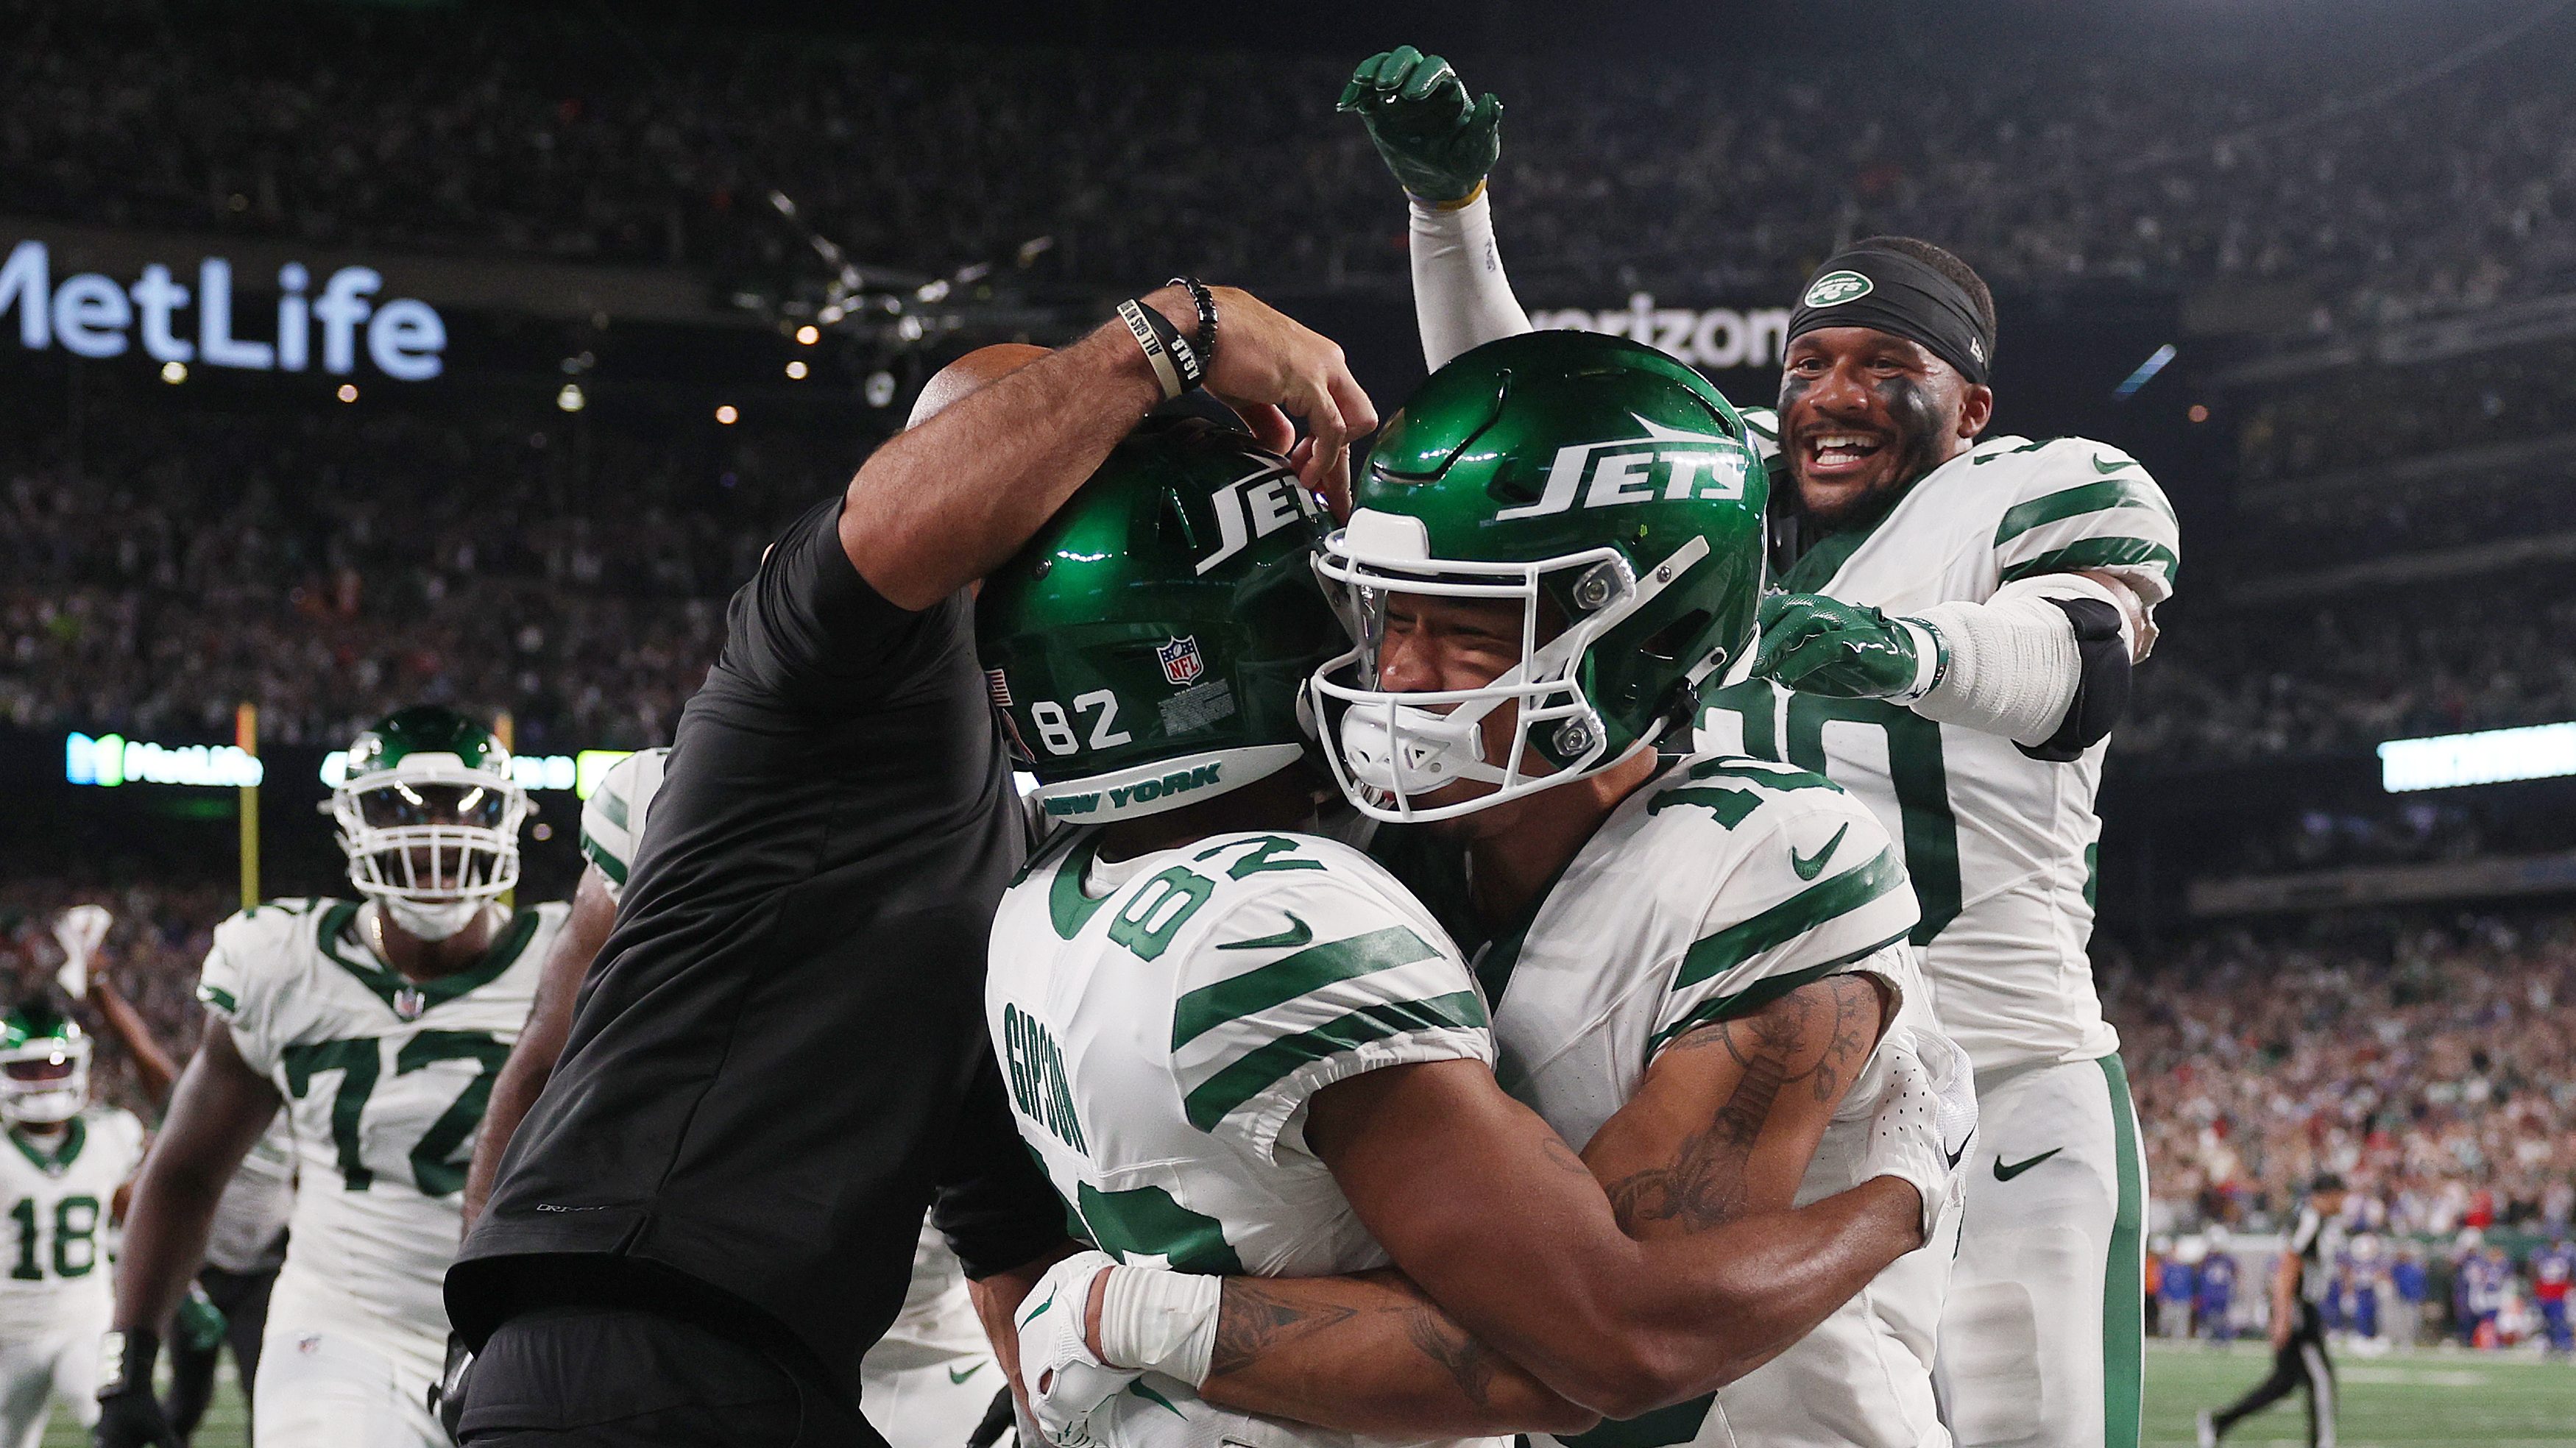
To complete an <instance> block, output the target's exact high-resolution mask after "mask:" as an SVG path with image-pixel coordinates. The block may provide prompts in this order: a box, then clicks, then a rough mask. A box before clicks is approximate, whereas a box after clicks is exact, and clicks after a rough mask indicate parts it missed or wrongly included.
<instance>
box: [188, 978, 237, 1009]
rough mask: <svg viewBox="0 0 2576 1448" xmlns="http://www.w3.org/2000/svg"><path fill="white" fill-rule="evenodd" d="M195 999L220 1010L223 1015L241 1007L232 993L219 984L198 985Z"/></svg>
mask: <svg viewBox="0 0 2576 1448" xmlns="http://www.w3.org/2000/svg"><path fill="white" fill-rule="evenodd" d="M197 999H199V1000H201V1001H204V1002H205V1003H206V1004H208V1005H210V1006H213V1007H214V1008H215V1009H217V1010H219V1011H222V1012H223V1013H224V1014H225V1015H231V1014H233V1013H234V1012H236V1011H238V1010H240V1009H241V1002H239V1001H237V1000H234V999H233V993H232V992H231V991H228V990H226V989H224V988H223V987H222V986H219V985H199V986H198V987H197Z"/></svg>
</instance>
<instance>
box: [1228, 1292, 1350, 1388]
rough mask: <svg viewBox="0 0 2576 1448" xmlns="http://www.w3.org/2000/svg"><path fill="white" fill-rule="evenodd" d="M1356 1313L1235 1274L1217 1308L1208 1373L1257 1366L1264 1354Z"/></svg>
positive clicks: (1320, 1330) (1235, 1370) (1322, 1329)
mask: <svg viewBox="0 0 2576 1448" xmlns="http://www.w3.org/2000/svg"><path fill="white" fill-rule="evenodd" d="M1351 1316H1353V1313H1352V1310H1351V1309H1350V1308H1347V1307H1341V1306H1338V1305H1334V1304H1330V1303H1318V1304H1312V1305H1308V1304H1301V1303H1298V1302H1295V1301H1293V1300H1291V1299H1289V1298H1287V1297H1284V1296H1281V1295H1280V1294H1279V1293H1277V1292H1275V1291H1273V1290H1272V1289H1270V1288H1267V1287H1264V1286H1262V1285H1261V1282H1260V1279H1258V1278H1253V1277H1229V1278H1227V1279H1226V1283H1225V1296H1224V1298H1223V1299H1222V1300H1221V1301H1220V1303H1219V1304H1218V1307H1217V1315H1216V1347H1215V1350H1214V1351H1213V1352H1212V1353H1211V1354H1210V1355H1209V1358H1208V1376H1210V1377H1212V1378H1218V1377H1223V1376H1225V1375H1226V1374H1227V1373H1232V1372H1240V1371H1241V1370H1243V1369H1244V1368H1246V1367H1249V1366H1251V1365H1252V1363H1253V1361H1254V1360H1255V1359H1257V1358H1259V1357H1260V1356H1262V1354H1264V1353H1270V1352H1276V1351H1278V1350H1279V1349H1280V1348H1281V1347H1284V1346H1286V1345H1287V1344H1289V1343H1291V1342H1294V1341H1296V1340H1297V1339H1298V1338H1301V1337H1306V1336H1309V1335H1311V1334H1314V1333H1318V1332H1322V1331H1324V1330H1325V1329H1326V1328H1329V1327H1332V1326H1334V1325H1335V1324H1337V1323H1340V1322H1343V1321H1345V1320H1347V1319H1349V1318H1350V1317H1351Z"/></svg>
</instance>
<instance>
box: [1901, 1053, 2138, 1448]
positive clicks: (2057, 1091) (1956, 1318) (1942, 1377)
mask: <svg viewBox="0 0 2576 1448" xmlns="http://www.w3.org/2000/svg"><path fill="white" fill-rule="evenodd" d="M1967 1167H1968V1182H1967V1193H1966V1197H1967V1200H1966V1205H1965V1208H1964V1212H1963V1215H1962V1218H1961V1222H1960V1233H1959V1260H1958V1262H1957V1263H1956V1265H1954V1266H1953V1267H1952V1269H1951V1272H1950V1297H1949V1302H1948V1305H1947V1306H1946V1307H1945V1308H1944V1309H1943V1311H1942V1314H1941V1346H1940V1354H1939V1357H1938V1360H1937V1363H1936V1366H1935V1369H1934V1378H1935V1381H1936V1382H1937V1383H1938V1385H1939V1387H1940V1391H1941V1404H1942V1415H1943V1417H1944V1418H1945V1419H1947V1421H1948V1422H1949V1424H1950V1431H1951V1433H1952V1434H1953V1435H1954V1436H1955V1437H1956V1438H1957V1440H1958V1443H1959V1445H1960V1448H2024V1445H2028V1448H2041V1445H2045V1448H2137V1444H2138V1434H2139V1380H2140V1378H2141V1377H2142V1376H2143V1375H2144V1372H2145V1367H2146V1360H2145V1340H2146V1299H2145V1296H2144V1288H2143V1283H2144V1279H2145V1263H2144V1260H2143V1258H2142V1256H2141V1254H2140V1240H2139V1233H2140V1228H2141V1226H2142V1225H2143V1224H2144V1223H2145V1221H2146V1214H2147V1164H2146V1157H2145V1154H2144V1151H2143V1149H2142V1147H2141V1144H2140V1142H2139V1138H2138V1117H2137V1112H2136V1110H2135V1108H2133V1107H2132V1106H2131V1105H2130V1102H2129V1079H2128V1073H2127V1072H2126V1071H2125V1070H2124V1069H2123V1068H2122V1067H2121V1065H2120V1058H2119V1057H2118V1056H2104V1057H2102V1058H2101V1059H2100V1060H2097V1061H2073V1062H2066V1063H2063V1064H2058V1065H2042V1066H2032V1067H2024V1068H2019V1069H2008V1070H2004V1071H1998V1072H1995V1073H1992V1074H1991V1075H1988V1074H1980V1075H1979V1076H1978V1077H1977V1137H1976V1144H1975V1146H1974V1148H1973V1149H1972V1151H1971V1153H1970V1157H1969V1160H1968V1162H1967Z"/></svg>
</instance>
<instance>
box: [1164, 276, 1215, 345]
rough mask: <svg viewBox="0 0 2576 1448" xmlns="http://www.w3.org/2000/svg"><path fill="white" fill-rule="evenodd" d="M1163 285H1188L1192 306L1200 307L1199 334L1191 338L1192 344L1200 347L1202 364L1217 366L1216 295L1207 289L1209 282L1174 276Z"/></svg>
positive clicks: (1195, 278)
mask: <svg viewBox="0 0 2576 1448" xmlns="http://www.w3.org/2000/svg"><path fill="white" fill-rule="evenodd" d="M1163 285H1165V286H1167V287H1186V288H1188V289H1189V293H1190V305H1192V306H1194V307H1196V308H1198V310H1199V334H1198V335H1197V336H1196V337H1193V338H1191V339H1190V341H1191V345H1192V346H1194V347H1196V348H1197V349H1198V354H1199V362H1200V364H1201V365H1202V366H1208V367H1213V366H1215V365H1216V297H1215V295H1214V294H1213V293H1211V292H1209V291H1208V289H1207V284H1206V283H1205V282H1202V281H1200V280H1199V279H1198V278H1197V277H1174V278H1172V279H1171V280H1170V281H1167V282H1165V283H1163Z"/></svg>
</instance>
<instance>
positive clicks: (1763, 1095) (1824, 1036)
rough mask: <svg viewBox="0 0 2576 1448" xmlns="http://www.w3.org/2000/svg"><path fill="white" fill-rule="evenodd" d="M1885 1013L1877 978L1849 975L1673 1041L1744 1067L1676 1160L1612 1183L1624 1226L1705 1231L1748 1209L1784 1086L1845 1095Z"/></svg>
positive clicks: (1830, 1097) (1830, 1096)
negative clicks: (1752, 1168)
mask: <svg viewBox="0 0 2576 1448" xmlns="http://www.w3.org/2000/svg"><path fill="white" fill-rule="evenodd" d="M1881 1013H1882V1002H1881V999H1880V996H1879V994H1878V987H1877V985H1876V984H1875V983H1874V982H1872V981H1869V980H1867V979H1865V978H1863V977H1859V976H1852V975H1840V976H1834V977H1832V978H1830V979H1828V980H1823V981H1819V982H1817V983H1816V984H1814V985H1809V986H1802V987H1800V988H1799V989H1797V990H1794V991H1791V992H1790V993H1789V994H1787V995H1786V996H1783V997H1781V998H1780V999H1779V1000H1777V1001H1774V1002H1772V1003H1771V1004H1770V1005H1767V1006H1765V1007H1763V1008H1762V1009H1761V1010H1759V1011H1756V1012H1754V1013H1753V1014H1752V1015H1749V1016H1742V1017H1738V1018H1735V1019H1732V1020H1724V1021H1719V1022H1716V1023H1715V1024H1713V1025H1709V1026H1704V1027H1701V1028H1700V1029H1699V1030H1696V1031H1693V1032H1692V1033H1691V1034H1689V1035H1687V1036H1684V1037H1683V1038H1682V1039H1680V1040H1679V1041H1676V1042H1674V1043H1673V1045H1672V1046H1671V1048H1670V1050H1672V1051H1711V1050H1722V1051H1725V1052H1726V1053H1727V1055H1728V1056H1730V1057H1731V1058H1733V1060H1734V1061H1735V1063H1736V1065H1737V1066H1738V1067H1740V1068H1741V1069H1742V1075H1740V1076H1739V1077H1738V1078H1737V1080H1736V1083H1735V1087H1734V1089H1733V1090H1732V1091H1731V1092H1729V1093H1728V1095H1727V1098H1726V1099H1725V1100H1724V1101H1723V1102H1721V1103H1719V1105H1718V1109H1717V1114H1716V1116H1715V1117H1714V1118H1713V1119H1711V1121H1710V1122H1709V1124H1708V1127H1707V1129H1705V1130H1703V1131H1697V1132H1693V1133H1692V1134H1691V1135H1690V1136H1688V1137H1686V1138H1684V1139H1683V1140H1682V1142H1681V1144H1680V1147H1679V1149H1678V1150H1677V1151H1676V1152H1675V1153H1674V1156H1673V1159H1672V1160H1671V1161H1670V1162H1667V1163H1665V1164H1664V1165H1662V1166H1656V1167H1649V1168H1647V1169H1645V1170H1643V1171H1639V1172H1635V1173H1632V1174H1631V1175H1629V1176H1626V1177H1623V1178H1621V1179H1620V1180H1618V1181H1616V1182H1613V1183H1611V1184H1610V1188H1609V1195H1610V1205H1611V1207H1612V1209H1613V1210H1614V1211H1616V1212H1617V1214H1618V1218H1619V1225H1620V1226H1621V1227H1622V1228H1624V1229H1627V1230H1629V1231H1635V1230H1637V1229H1638V1228H1639V1227H1641V1226H1643V1225H1646V1224H1649V1223H1664V1222H1669V1223H1672V1224H1674V1225H1677V1226H1679V1227H1680V1228H1681V1229H1682V1230H1683V1231H1685V1232H1698V1231H1705V1230H1707V1229H1708V1228H1711V1227H1716V1226H1721V1225H1723V1224H1725V1223H1727V1222H1730V1221H1733V1220H1735V1219H1736V1218H1737V1217H1740V1216H1742V1215H1744V1214H1745V1211H1746V1206H1747V1200H1748V1197H1749V1196H1750V1192H1751V1184H1750V1182H1749V1180H1748V1177H1747V1169H1748V1166H1749V1164H1750V1162H1751V1160H1752V1157H1753V1148H1754V1145H1755V1144H1756V1143H1757V1142H1759V1141H1760V1140H1761V1139H1762V1129H1763V1127H1764V1125H1765V1124H1767V1123H1768V1122H1769V1120H1770V1118H1771V1108H1772V1107H1773V1106H1774V1105H1775V1104H1776V1103H1777V1102H1778V1101H1779V1099H1780V1093H1781V1092H1782V1091H1783V1090H1786V1089H1788V1088H1789V1087H1791V1086H1800V1085H1803V1087H1804V1089H1805V1090H1806V1091H1808V1092H1809V1093H1810V1095H1811V1098H1812V1099H1813V1100H1815V1101H1817V1102H1819V1103H1824V1102H1831V1101H1834V1100H1836V1099H1838V1098H1839V1097H1840V1096H1841V1095H1842V1093H1843V1091H1844V1089H1845V1088H1846V1087H1847V1085H1848V1084H1849V1082H1850V1081H1851V1079H1852V1076H1853V1074H1854V1073H1855V1072H1856V1071H1857V1070H1858V1069H1859V1067H1860V1065H1861V1063H1862V1062H1864V1061H1866V1060H1867V1059H1868V1058H1869V1053H1870V1049H1871V1047H1872V1045H1873V1044H1874V1043H1875V1041H1876V1039H1877V1033H1878V1024H1879V1019H1880V1016H1881Z"/></svg>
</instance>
